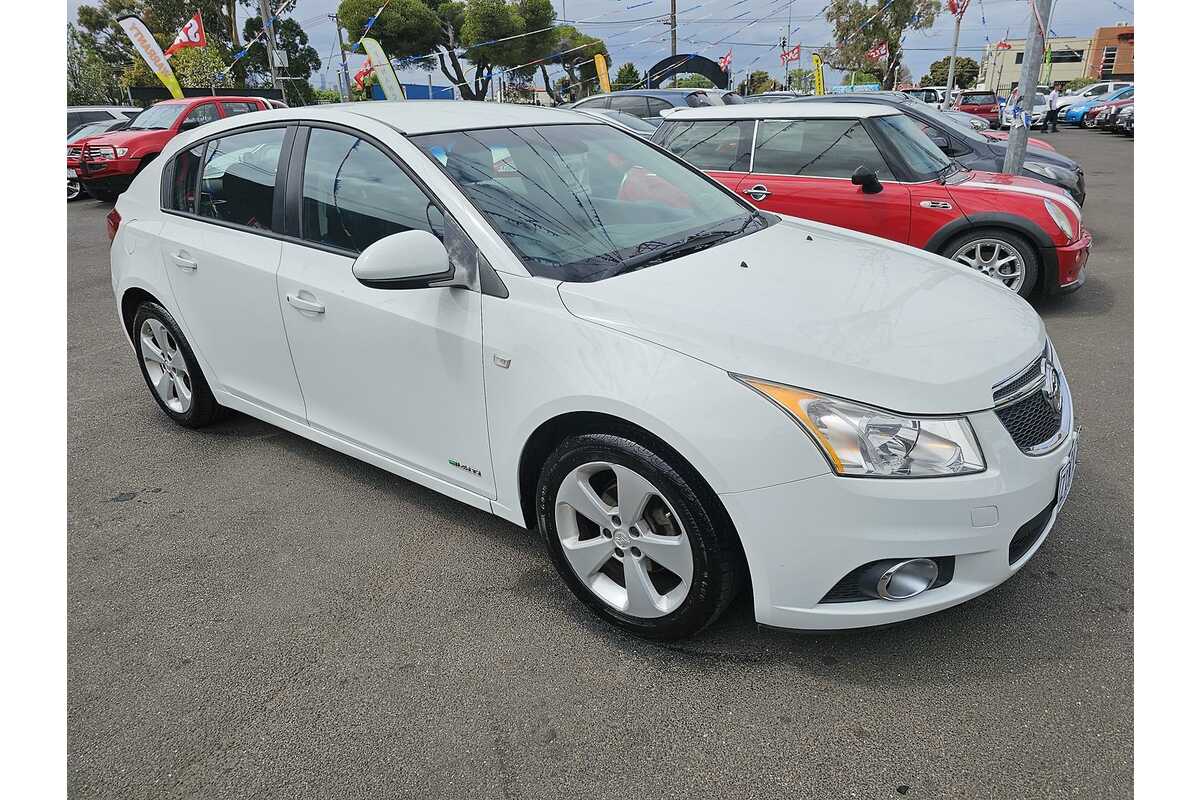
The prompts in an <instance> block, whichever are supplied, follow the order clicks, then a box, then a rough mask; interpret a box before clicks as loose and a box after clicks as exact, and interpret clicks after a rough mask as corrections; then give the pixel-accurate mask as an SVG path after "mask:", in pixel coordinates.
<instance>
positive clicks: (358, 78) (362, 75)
mask: <svg viewBox="0 0 1200 800" xmlns="http://www.w3.org/2000/svg"><path fill="white" fill-rule="evenodd" d="M371 69H372V68H371V59H369V58H368V59H367V60H366V61H364V62H363V65H362V67H361V68H360V69H359V70H358V72H356V73H354V82H355V83H357V84H358V90H359V91H360V92H361V91H362V90H363V89H364V88H365V87H364V86H363V81H365V80H366V79H367V76H368V75H370V74H371Z"/></svg>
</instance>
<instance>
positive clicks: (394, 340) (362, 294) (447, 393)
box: [278, 128, 495, 497]
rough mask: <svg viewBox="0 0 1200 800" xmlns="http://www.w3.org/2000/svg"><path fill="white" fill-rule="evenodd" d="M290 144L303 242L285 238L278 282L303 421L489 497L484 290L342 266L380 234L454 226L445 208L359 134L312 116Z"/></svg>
mask: <svg viewBox="0 0 1200 800" xmlns="http://www.w3.org/2000/svg"><path fill="white" fill-rule="evenodd" d="M295 152H296V153H301V152H303V153H305V155H304V158H303V164H304V169H303V175H302V176H300V177H299V180H300V181H301V186H302V189H301V209H300V214H299V225H300V229H299V232H300V238H301V239H303V240H304V241H305V242H306V243H305V244H300V243H296V242H285V243H284V244H283V257H282V262H281V266H280V269H279V285H278V292H279V303H280V306H281V308H282V309H283V317H284V324H285V326H286V329H287V337H288V342H289V343H290V344H291V349H292V357H293V360H294V362H295V365H296V374H297V375H298V376H299V378H300V385H301V387H302V389H303V391H304V401H305V405H306V408H307V412H308V422H309V424H310V425H312V426H313V427H314V428H317V429H320V430H323V431H327V432H329V433H332V434H334V435H336V436H338V437H339V438H342V439H345V440H347V441H350V442H352V443H354V444H356V445H358V446H360V447H364V448H366V449H368V450H371V451H374V452H376V453H378V454H381V455H383V456H385V457H387V458H389V459H392V460H394V461H398V462H401V463H403V464H405V465H408V466H409V467H412V468H415V469H418V470H420V471H422V472H424V473H426V474H430V475H433V476H435V477H438V478H441V479H442V480H445V481H448V482H450V483H452V484H455V485H458V486H461V487H464V488H467V489H469V490H471V491H473V492H475V493H477V494H481V495H484V496H487V497H495V488H494V487H495V483H494V480H493V477H492V469H491V453H490V447H489V444H488V435H487V421H486V415H485V409H484V395H483V320H482V311H481V296H480V294H479V293H478V292H476V291H471V290H467V289H449V288H428V289H373V288H369V287H367V286H364V285H362V284H361V283H359V282H358V280H357V279H356V278H355V277H354V275H353V273H352V271H351V270H352V268H353V266H354V260H355V258H356V256H357V254H358V253H360V252H362V251H363V250H364V249H366V247H367V246H369V245H370V244H371V243H373V242H375V241H376V240H378V239H380V238H382V237H384V236H387V235H389V234H393V233H399V232H401V231H405V230H412V229H420V230H427V231H430V232H432V233H434V234H435V235H438V236H440V237H443V240H444V241H447V240H448V238H449V237H450V236H451V235H453V236H461V234H460V233H459V232H458V229H457V227H456V226H455V224H454V222H453V220H450V219H448V218H446V217H445V216H444V215H443V213H442V211H441V210H440V208H439V206H438V205H437V204H436V203H434V202H433V201H432V200H430V198H429V197H428V196H427V195H426V194H425V192H424V191H423V190H422V188H421V187H420V186H419V185H418V184H417V183H416V182H415V181H414V180H413V179H412V178H411V177H410V176H409V174H408V173H407V172H406V171H405V170H404V169H402V168H401V167H400V166H398V165H397V163H396V162H395V161H393V160H392V158H391V157H389V156H388V155H387V154H385V153H384V152H383V151H382V150H380V149H379V148H378V147H376V146H375V145H373V144H372V143H370V142H368V141H366V140H364V139H361V138H358V137H356V136H353V135H351V134H348V133H345V132H342V131H337V130H332V129H325V128H312V129H310V130H309V131H308V136H307V144H306V146H305V141H304V139H301V141H300V142H299V147H298V149H297V150H296V151H295ZM296 174H297V173H296V172H295V171H293V172H292V175H293V176H296ZM459 244H461V242H459V241H456V242H455V243H454V244H453V245H452V246H451V248H450V249H451V252H452V258H453V257H454V255H453V254H454V253H457V252H459V251H458V248H457V246H456V245H459Z"/></svg>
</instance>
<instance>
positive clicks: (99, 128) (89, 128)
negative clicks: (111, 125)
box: [67, 122, 108, 144]
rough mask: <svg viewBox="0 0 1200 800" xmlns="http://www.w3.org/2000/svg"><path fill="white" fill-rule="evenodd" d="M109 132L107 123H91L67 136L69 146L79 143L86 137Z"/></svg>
mask: <svg viewBox="0 0 1200 800" xmlns="http://www.w3.org/2000/svg"><path fill="white" fill-rule="evenodd" d="M106 130H108V123H107V122H89V123H88V124H87V125H80V126H79V127H78V128H76V129H75V130H73V131H71V132H70V133H68V134H67V144H70V143H71V142H77V141H79V140H80V139H82V138H83V137H85V136H92V135H93V134H97V133H101V132H103V131H106Z"/></svg>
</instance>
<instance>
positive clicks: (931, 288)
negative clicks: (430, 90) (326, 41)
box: [109, 101, 1076, 638]
mask: <svg viewBox="0 0 1200 800" xmlns="http://www.w3.org/2000/svg"><path fill="white" fill-rule="evenodd" d="M732 124H734V125H738V124H739V123H737V122H734V123H732ZM109 231H110V234H111V236H112V247H111V258H112V288H113V292H114V294H115V297H116V310H117V314H118V316H119V318H120V321H121V325H122V326H123V328H124V330H125V332H126V335H127V336H128V338H129V343H130V345H131V346H132V348H133V352H134V353H135V355H136V364H137V367H138V369H140V370H141V372H142V375H143V377H144V379H145V382H146V385H147V388H148V390H149V394H150V396H151V397H152V398H153V399H154V402H156V403H157V404H158V406H159V407H160V408H161V409H162V411H163V412H164V413H165V414H167V415H168V416H169V417H170V418H171V419H173V420H174V421H176V422H177V423H179V424H180V425H183V426H186V427H199V426H202V425H205V424H207V423H209V422H210V421H212V420H213V419H214V418H215V417H216V416H217V415H218V414H219V413H220V411H221V409H222V408H232V409H237V410H239V411H241V412H243V413H246V414H249V415H251V416H253V417H257V418H259V419H262V420H266V421H267V422H270V423H271V424H274V425H277V426H279V427H281V428H284V429H286V430H288V431H291V432H293V433H295V434H297V435H299V436H303V437H305V438H308V439H311V440H313V441H315V442H319V443H321V444H324V445H326V446H328V447H331V448H333V449H335V450H338V451H340V452H343V453H346V454H349V455H351V456H353V457H355V458H359V459H362V460H363V461H366V462H369V463H371V464H375V465H376V466H379V467H381V468H382V469H385V470H387V471H389V472H392V473H394V474H396V475H399V476H401V477H404V478H406V479H408V480H411V481H414V482H416V483H419V484H421V485H422V486H426V487H429V488H431V489H433V490H435V491H438V492H441V493H443V494H445V495H448V496H450V497H452V498H455V499H458V500H461V501H462V502H464V503H467V504H469V505H471V506H474V507H475V508H478V509H482V510H484V511H489V512H491V513H493V514H496V515H498V516H500V517H502V518H504V519H506V520H509V521H511V522H513V523H516V524H517V525H521V526H528V527H530V528H534V529H537V530H539V531H540V533H541V535H542V536H543V537H544V540H545V543H546V547H547V550H548V552H549V555H550V557H551V559H552V560H553V562H554V563H555V565H556V566H557V568H558V570H559V573H560V574H561V576H562V578H563V580H564V582H565V583H566V584H567V586H568V587H569V588H570V589H571V591H573V592H574V593H575V594H576V595H577V596H578V597H579V598H580V600H582V601H583V603H585V604H586V605H587V606H588V607H589V608H591V609H592V610H593V611H595V612H596V613H597V614H599V615H601V616H602V617H603V618H605V619H607V620H609V621H610V622H612V623H614V624H616V625H618V626H620V627H622V628H624V629H625V630H628V631H631V632H633V633H636V634H638V635H642V636H649V637H656V638H675V637H680V636H687V635H689V634H692V633H695V632H696V631H698V630H700V629H701V628H703V627H704V626H705V625H707V624H709V623H710V622H711V621H713V620H714V619H716V617H717V616H718V615H719V614H720V613H721V612H722V611H723V610H724V609H725V608H726V607H727V606H728V604H729V603H730V601H731V600H732V599H733V597H734V596H735V595H736V594H737V592H738V590H739V588H741V587H743V586H744V587H745V588H747V589H748V590H749V591H751V592H752V593H753V602H754V614H755V617H756V619H757V620H758V621H759V622H761V623H763V624H766V625H774V626H782V627H789V628H807V629H828V628H850V627H859V626H867V625H878V624H882V623H890V622H896V621H899V620H903V619H908V618H910V617H916V616H919V615H922V614H927V613H930V612H932V611H937V610H939V609H943V608H947V607H949V606H953V605H956V604H958V603H961V602H963V601H964V600H967V599H969V598H971V597H974V596H976V595H979V594H981V593H983V592H986V591H987V590H989V589H991V588H992V587H994V586H996V585H997V584H999V583H1001V582H1003V581H1005V580H1007V579H1008V578H1009V577H1010V576H1012V575H1013V574H1014V573H1015V572H1016V571H1017V570H1019V569H1020V568H1021V567H1022V566H1024V564H1025V563H1026V562H1027V561H1028V560H1029V559H1030V557H1031V556H1032V555H1033V553H1034V552H1035V551H1036V550H1037V549H1038V547H1039V546H1040V545H1041V544H1042V542H1043V541H1044V540H1045V538H1046V537H1047V535H1048V534H1049V531H1050V529H1051V526H1052V525H1053V524H1054V520H1055V518H1056V516H1057V514H1058V512H1059V509H1060V508H1061V507H1062V504H1063V502H1064V501H1065V500H1066V497H1067V493H1068V491H1069V490H1070V487H1071V480H1072V476H1073V474H1074V464H1075V446H1076V433H1075V432H1074V430H1073V427H1072V420H1073V415H1072V405H1071V393H1070V390H1069V389H1068V387H1067V382H1066V378H1065V377H1064V375H1063V370H1062V365H1061V364H1060V363H1059V360H1058V357H1057V356H1056V355H1055V353H1054V349H1053V348H1052V347H1051V346H1050V342H1049V341H1048V339H1047V337H1046V331H1045V328H1044V326H1043V325H1042V321H1041V319H1040V318H1039V317H1038V315H1037V313H1036V312H1034V310H1033V309H1032V308H1030V306H1029V305H1028V304H1027V303H1026V302H1025V301H1024V300H1022V299H1021V298H1020V297H1018V296H1017V295H1015V294H1014V293H1012V292H1010V291H1009V290H1008V289H1006V288H1004V286H1003V285H1002V284H1000V283H999V282H996V281H993V280H990V279H988V278H986V277H984V276H982V275H981V274H980V273H978V272H977V271H975V270H973V269H970V268H968V267H965V266H961V265H957V264H955V263H953V262H951V261H949V260H947V259H944V258H942V257H940V256H936V255H932V254H929V253H923V252H919V251H917V250H914V249H912V248H909V247H904V246H901V245H896V244H892V243H890V242H887V241H884V240H882V239H878V238H875V237H873V236H867V235H864V234H859V233H856V232H853V231H848V230H843V229H839V228H834V227H832V226H829V225H822V224H819V223H814V222H806V221H803V220H800V219H796V218H792V217H785V216H777V215H774V214H767V213H764V212H761V211H758V210H756V209H755V208H754V207H753V206H752V205H750V204H749V203H748V202H746V201H744V200H743V199H742V198H741V197H739V196H738V195H737V194H734V193H733V192H730V191H728V190H726V189H724V188H723V187H721V186H720V185H719V184H718V183H716V182H715V181H713V180H711V179H710V178H708V177H706V176H705V175H704V174H703V173H701V172H699V171H698V170H696V169H694V168H693V167H691V166H689V165H687V164H686V163H684V162H683V161H681V160H679V159H677V158H675V157H674V156H672V155H670V154H668V153H666V152H665V151H663V150H660V149H658V148H656V147H654V146H652V145H650V144H647V143H646V142H645V141H643V140H642V139H640V138H639V137H637V136H634V135H632V134H629V133H626V132H624V131H621V130H619V129H618V128H616V127H614V126H612V125H609V124H607V123H603V122H599V121H589V120H587V118H586V117H583V116H582V115H579V114H576V113H572V112H567V111H562V110H556V109H545V108H537V107H532V106H507V105H503V104H497V103H464V102H460V101H448V102H443V101H428V102H422V103H358V104H355V105H354V106H351V107H346V106H309V107H305V108H297V109H284V110H278V111H265V112H260V113H257V114H253V115H246V116H244V117H235V118H231V119H225V120H221V121H218V122H214V123H211V124H209V125H206V126H204V128H203V129H200V130H196V131H191V132H188V133H185V134H181V135H180V136H178V137H176V138H175V139H173V140H172V141H171V143H170V144H168V145H167V147H166V148H165V149H164V151H163V153H162V155H161V156H159V157H158V158H157V159H155V160H154V162H152V163H151V164H150V165H149V166H148V167H147V168H146V169H145V170H143V171H142V172H141V173H140V174H139V175H138V176H137V177H136V178H135V179H134V181H133V184H132V186H131V187H130V188H129V190H128V191H126V192H125V193H124V194H122V195H121V197H120V199H119V200H118V201H117V204H116V207H115V209H114V210H113V212H112V213H111V214H110V218H109ZM293 510H294V509H293ZM318 516H319V515H318ZM425 533H432V534H433V535H438V534H437V532H436V531H435V532H425ZM395 535H396V536H397V537H405V536H414V535H418V532H417V531H415V530H409V529H405V528H404V527H402V526H400V525H398V526H397V529H396V531H395Z"/></svg>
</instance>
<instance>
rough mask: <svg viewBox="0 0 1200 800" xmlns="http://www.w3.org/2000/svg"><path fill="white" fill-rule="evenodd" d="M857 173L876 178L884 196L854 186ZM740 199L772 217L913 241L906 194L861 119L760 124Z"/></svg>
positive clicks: (903, 186)
mask: <svg viewBox="0 0 1200 800" xmlns="http://www.w3.org/2000/svg"><path fill="white" fill-rule="evenodd" d="M860 166H865V167H866V168H867V169H870V170H874V171H875V172H876V173H877V174H878V175H879V180H880V182H881V183H882V185H883V191H881V192H877V193H875V194H867V193H865V192H864V191H863V189H862V188H861V187H859V186H856V185H854V184H853V183H851V182H850V176H851V175H853V174H854V171H855V170H856V169H858V168H859V167H860ZM738 191H739V192H740V193H741V194H743V195H745V196H747V197H749V198H750V200H751V201H752V202H753V203H754V204H755V205H757V206H759V207H760V208H763V209H766V210H767V211H775V212H778V213H780V214H789V215H791V216H795V217H803V218H804V219H811V220H814V221H816V222H825V223H828V224H830V225H837V226H839V227H843V228H851V229H853V230H856V231H862V232H863V233H869V234H872V235H874V236H882V237H883V238H885V239H891V240H893V241H897V242H905V243H907V241H908V235H909V216H910V207H909V190H908V187H907V186H906V185H905V184H903V183H898V182H897V181H896V180H895V179H894V177H893V176H892V172H891V169H890V168H889V167H888V165H887V163H886V162H885V161H884V159H883V156H882V155H881V154H880V152H879V148H877V147H876V146H875V143H874V142H873V141H872V140H871V137H870V135H869V134H868V133H867V131H866V129H865V128H864V127H863V125H862V122H861V121H859V120H857V119H778V120H771V119H765V120H760V121H759V123H758V132H757V134H756V135H755V139H754V158H753V160H752V161H751V172H750V174H748V175H746V176H744V177H743V178H742V179H741V181H740V182H739V183H738Z"/></svg>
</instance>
